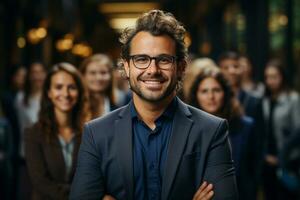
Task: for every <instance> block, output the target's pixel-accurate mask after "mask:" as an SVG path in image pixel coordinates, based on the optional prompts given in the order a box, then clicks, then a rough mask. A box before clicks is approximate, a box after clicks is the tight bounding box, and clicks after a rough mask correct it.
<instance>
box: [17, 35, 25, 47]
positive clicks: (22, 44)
mask: <svg viewBox="0 0 300 200" xmlns="http://www.w3.org/2000/svg"><path fill="white" fill-rule="evenodd" d="M17 45H18V47H19V48H24V47H25V45H26V40H25V38H24V37H19V38H18V39H17Z"/></svg>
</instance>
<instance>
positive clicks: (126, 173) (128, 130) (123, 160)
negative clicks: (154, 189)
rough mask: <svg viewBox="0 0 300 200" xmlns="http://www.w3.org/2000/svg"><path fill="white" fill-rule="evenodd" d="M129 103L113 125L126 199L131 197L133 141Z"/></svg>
mask: <svg viewBox="0 0 300 200" xmlns="http://www.w3.org/2000/svg"><path fill="white" fill-rule="evenodd" d="M129 105H130V104H129ZM129 105H128V106H127V107H125V108H124V110H123V111H122V112H121V113H120V114H119V117H120V119H119V120H116V121H115V124H114V127H115V137H116V141H117V159H118V161H119V166H120V168H121V172H122V175H123V180H124V181H123V182H124V186H125V188H126V194H127V198H126V199H133V156H132V149H133V146H132V145H133V142H132V121H131V115H130V106H129Z"/></svg>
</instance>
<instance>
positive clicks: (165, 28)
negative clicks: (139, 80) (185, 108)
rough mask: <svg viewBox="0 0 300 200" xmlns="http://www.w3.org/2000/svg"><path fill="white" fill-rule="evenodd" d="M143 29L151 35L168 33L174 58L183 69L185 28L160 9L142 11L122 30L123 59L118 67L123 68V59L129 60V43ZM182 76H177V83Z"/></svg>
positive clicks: (185, 58) (185, 56)
mask: <svg viewBox="0 0 300 200" xmlns="http://www.w3.org/2000/svg"><path fill="white" fill-rule="evenodd" d="M141 31H145V32H148V33H151V34H152V35H153V36H161V35H168V36H169V37H170V38H172V39H173V40H174V42H175V47H176V58H177V62H179V63H180V64H181V66H182V69H183V70H184V69H185V67H186V64H187V57H188V56H187V55H188V54H187V47H186V45H185V43H184V38H185V34H186V30H185V28H184V27H183V25H182V24H181V23H180V22H179V21H177V20H176V19H175V17H174V16H173V15H172V14H171V13H169V12H164V11H162V10H151V11H149V12H147V13H144V14H143V15H142V16H141V17H139V18H138V19H137V21H136V24H135V26H134V27H130V28H126V29H124V30H123V32H122V34H121V36H120V38H119V41H120V42H121V43H122V49H121V58H122V59H123V60H122V61H121V62H120V63H119V67H120V68H121V69H124V63H123V62H125V61H127V62H128V61H129V56H130V45H131V41H132V39H133V37H134V36H135V35H136V34H137V33H139V32H141ZM181 79H182V77H179V80H178V83H179V84H181V81H182V80H181Z"/></svg>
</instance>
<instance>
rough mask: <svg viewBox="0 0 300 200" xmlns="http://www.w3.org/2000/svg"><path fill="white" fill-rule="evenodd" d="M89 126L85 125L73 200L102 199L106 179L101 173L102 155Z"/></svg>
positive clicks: (72, 189)
mask: <svg viewBox="0 0 300 200" xmlns="http://www.w3.org/2000/svg"><path fill="white" fill-rule="evenodd" d="M100 153H101V152H100V151H99V150H98V149H97V147H96V144H95V141H94V138H93V135H92V133H91V131H90V128H89V126H88V124H86V125H85V127H84V131H83V138H82V142H81V146H80V149H79V154H78V161H77V167H76V172H75V177H74V179H73V183H72V187H71V194H70V199H71V200H81V199H84V200H85V199H89V200H92V199H97V200H99V199H102V198H103V196H104V191H105V190H104V179H103V175H102V172H101V155H100Z"/></svg>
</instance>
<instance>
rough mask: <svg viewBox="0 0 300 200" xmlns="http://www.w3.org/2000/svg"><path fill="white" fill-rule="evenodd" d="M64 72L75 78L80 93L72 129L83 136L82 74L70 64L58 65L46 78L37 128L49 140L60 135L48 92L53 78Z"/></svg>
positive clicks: (73, 115) (73, 116) (74, 109)
mask: <svg viewBox="0 0 300 200" xmlns="http://www.w3.org/2000/svg"><path fill="white" fill-rule="evenodd" d="M62 71H63V72H66V73H68V74H70V75H71V76H72V77H73V79H74V81H75V83H76V86H77V88H78V93H79V94H78V101H77V103H76V104H75V106H74V107H73V109H72V115H71V116H72V119H71V127H72V128H73V130H74V131H75V132H76V133H79V134H81V132H82V128H83V123H84V122H85V115H84V112H83V110H84V101H85V89H84V86H83V83H82V79H81V75H80V72H79V71H78V70H77V69H76V68H75V67H74V66H73V65H71V64H69V63H58V64H56V65H54V66H53V67H52V68H51V70H50V71H49V73H48V74H47V76H46V79H45V82H44V86H43V93H42V100H41V109H40V112H39V120H38V122H37V124H36V126H37V127H38V128H39V129H40V130H41V131H42V132H43V133H45V135H46V137H47V138H48V139H49V138H51V137H53V136H55V135H56V134H58V123H57V120H56V117H55V113H54V105H53V103H52V101H51V100H50V98H49V97H48V91H49V90H50V87H51V80H52V77H53V76H54V75H55V74H57V73H58V72H62Z"/></svg>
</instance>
